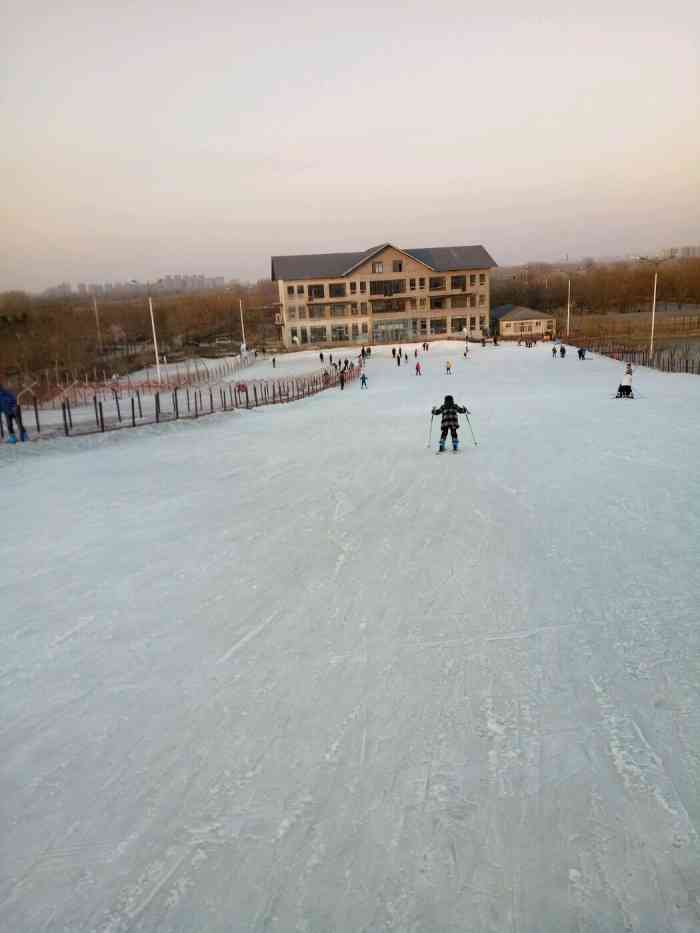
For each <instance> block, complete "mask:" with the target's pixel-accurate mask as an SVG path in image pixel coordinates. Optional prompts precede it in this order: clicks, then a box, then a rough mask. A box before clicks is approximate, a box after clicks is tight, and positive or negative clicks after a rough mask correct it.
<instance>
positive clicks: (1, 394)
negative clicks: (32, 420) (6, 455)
mask: <svg viewBox="0 0 700 933" xmlns="http://www.w3.org/2000/svg"><path fill="white" fill-rule="evenodd" d="M3 415H4V416H5V420H6V421H7V435H8V436H7V443H8V444H16V443H17V437H16V435H15V429H14V422H15V421H16V422H17V427H18V428H19V439H20V440H21V441H26V440H29V437H28V435H27V432H26V431H25V430H24V425H23V424H22V412H21V410H20V407H19V405H18V404H17V396H16V395H14V393H12V392H10V390H9V389H6V388H5V387H4V386H2V385H0V418H2V416H3Z"/></svg>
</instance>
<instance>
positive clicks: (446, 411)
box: [433, 395, 471, 451]
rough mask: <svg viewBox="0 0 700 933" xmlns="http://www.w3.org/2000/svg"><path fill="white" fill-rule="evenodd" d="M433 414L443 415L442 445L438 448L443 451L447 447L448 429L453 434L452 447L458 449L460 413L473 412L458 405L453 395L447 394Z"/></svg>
mask: <svg viewBox="0 0 700 933" xmlns="http://www.w3.org/2000/svg"><path fill="white" fill-rule="evenodd" d="M433 414H434V415H442V423H441V425H440V428H441V431H440V446H439V447H438V450H439V451H442V450H444V449H445V440H446V439H447V432H448V431H449V432H450V434H451V435H452V449H453V450H457V449H458V448H459V438H458V437H457V430H458V428H459V417H458V414H462V415H469V414H471V412H470V411H469V409H468V408H466V407H465V406H463V405H456V404H455V400H454V399H453V398H452V396H451V395H446V396H445V401H444V402H443V403H442V405H441V406H440V407H439V408H433Z"/></svg>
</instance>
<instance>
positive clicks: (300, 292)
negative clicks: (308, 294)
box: [297, 285, 304, 295]
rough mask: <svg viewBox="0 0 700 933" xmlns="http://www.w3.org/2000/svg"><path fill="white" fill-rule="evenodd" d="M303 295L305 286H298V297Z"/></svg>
mask: <svg viewBox="0 0 700 933" xmlns="http://www.w3.org/2000/svg"><path fill="white" fill-rule="evenodd" d="M303 294H304V286H303V285H297V295H303Z"/></svg>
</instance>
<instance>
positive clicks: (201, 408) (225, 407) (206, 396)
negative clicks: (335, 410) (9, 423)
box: [0, 365, 362, 439]
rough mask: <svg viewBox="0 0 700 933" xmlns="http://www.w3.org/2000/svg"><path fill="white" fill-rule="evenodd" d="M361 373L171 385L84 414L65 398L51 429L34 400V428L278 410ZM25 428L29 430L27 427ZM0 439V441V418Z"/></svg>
mask: <svg viewBox="0 0 700 933" xmlns="http://www.w3.org/2000/svg"><path fill="white" fill-rule="evenodd" d="M361 370H362V366H361V365H358V366H353V367H352V368H348V369H346V370H336V369H334V368H331V369H323V370H318V371H316V372H312V373H307V374H306V375H304V376H289V377H281V378H279V379H253V380H247V381H245V382H243V381H239V382H235V381H231V382H219V383H208V384H205V385H189V384H186V385H184V386H183V385H176V386H174V387H173V388H172V389H170V390H167V389H166V390H165V391H163V387H162V386H160V387H159V391H156V392H155V393H154V394H153V395H152V396H150V399H149V396H145V395H142V393H141V391H140V389H136V390H135V391H134V392H133V393H131V394H129V395H128V396H124V395H120V394H119V393H116V392H115V393H110V396H111V397H109V398H104V397H99V396H98V394H97V393H95V394H94V395H93V396H92V399H91V401H90V405H91V407H90V409H88V411H87V412H86V410H85V408H82V410H81V409H80V408H79V409H78V410H77V411H76V412H74V411H73V407H72V405H71V400H70V398H69V397H66V398H64V399H62V400H61V422H60V424H58V425H52V426H51V427H50V428H48V429H47V428H46V427H44V429H43V430H42V427H41V422H40V409H39V407H38V399H37V396H36V395H33V396H32V407H33V414H34V421H35V425H34V427H35V430H36V434H37V435H38V436H39V437H40V438H42V439H49V438H55V437H60V436H65V437H85V436H88V435H91V434H103V433H106V432H108V431H116V430H122V429H128V428H137V427H143V426H144V425H149V424H160V423H162V422H167V421H178V420H187V419H190V420H195V419H199V418H203V417H206V416H207V415H213V414H216V413H220V412H227V411H240V410H250V409H253V408H260V407H262V406H264V405H281V404H286V403H288V402H295V401H298V400H300V399H304V398H309V397H310V396H312V395H317V394H318V393H319V392H323V391H325V390H326V389H332V388H335V387H337V386H341V387H342V386H343V385H344V384H345V383H349V382H353V381H354V380H355V379H357V378H359V375H360V372H361ZM147 399H149V401H148V404H147ZM106 406H108V408H107V407H106ZM25 411H26V408H25ZM78 414H80V415H82V416H85V415H86V414H89V417H88V418H85V417H82V418H79V417H75V418H74V415H76V416H77V415H78ZM20 415H22V410H20ZM27 426H28V427H30V429H31V426H30V425H27ZM0 437H4V427H3V425H2V420H1V419H0Z"/></svg>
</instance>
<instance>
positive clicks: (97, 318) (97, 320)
mask: <svg viewBox="0 0 700 933" xmlns="http://www.w3.org/2000/svg"><path fill="white" fill-rule="evenodd" d="M92 307H93V308H94V309H95V324H96V326H97V345H98V347H99V348H100V353H102V331H101V329H100V312H99V311H98V310H97V298H95V296H94V295H93V296H92Z"/></svg>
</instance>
